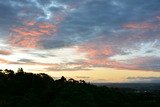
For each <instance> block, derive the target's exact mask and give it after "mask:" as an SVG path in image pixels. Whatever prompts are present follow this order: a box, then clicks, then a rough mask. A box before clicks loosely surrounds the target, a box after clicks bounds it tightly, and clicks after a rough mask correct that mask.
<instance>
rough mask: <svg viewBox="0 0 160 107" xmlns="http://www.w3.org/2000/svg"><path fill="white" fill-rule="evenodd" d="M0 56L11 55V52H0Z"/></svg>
mask: <svg viewBox="0 0 160 107" xmlns="http://www.w3.org/2000/svg"><path fill="white" fill-rule="evenodd" d="M0 54H1V55H11V54H12V52H11V51H8V50H0Z"/></svg>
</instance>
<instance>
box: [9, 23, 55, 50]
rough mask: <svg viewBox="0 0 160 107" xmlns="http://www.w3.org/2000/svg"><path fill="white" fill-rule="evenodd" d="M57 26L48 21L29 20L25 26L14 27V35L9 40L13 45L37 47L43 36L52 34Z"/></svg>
mask: <svg viewBox="0 0 160 107" xmlns="http://www.w3.org/2000/svg"><path fill="white" fill-rule="evenodd" d="M56 31H57V26H56V25H54V24H50V23H47V22H35V21H31V22H27V23H24V26H20V27H15V28H12V36H11V37H10V38H9V40H8V42H9V43H10V44H11V45H12V46H19V47H27V48H36V47H38V46H39V42H40V40H41V38H43V36H52V35H54V33H55V32H56Z"/></svg>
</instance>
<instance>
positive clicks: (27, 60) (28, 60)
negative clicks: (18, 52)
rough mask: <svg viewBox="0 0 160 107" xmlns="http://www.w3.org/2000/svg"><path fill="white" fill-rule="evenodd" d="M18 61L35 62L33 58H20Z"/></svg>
mask: <svg viewBox="0 0 160 107" xmlns="http://www.w3.org/2000/svg"><path fill="white" fill-rule="evenodd" d="M18 62H22V63H23V62H25V63H32V62H34V61H33V60H31V59H19V60H18Z"/></svg>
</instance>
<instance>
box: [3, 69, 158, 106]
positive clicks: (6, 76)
mask: <svg viewBox="0 0 160 107" xmlns="http://www.w3.org/2000/svg"><path fill="white" fill-rule="evenodd" d="M143 106H144V107H160V96H159V93H150V92H138V91H136V90H131V89H118V88H107V87H105V86H103V87H98V86H95V85H91V84H88V83H86V82H85V81H83V80H80V81H76V80H74V79H72V78H71V79H69V80H67V79H66V78H65V77H63V76H62V77H61V79H59V80H53V78H52V77H50V76H49V75H47V74H44V73H39V74H33V73H26V72H24V71H23V69H22V68H20V69H18V71H17V72H16V73H15V72H14V71H13V70H8V69H5V70H1V72H0V107H143Z"/></svg>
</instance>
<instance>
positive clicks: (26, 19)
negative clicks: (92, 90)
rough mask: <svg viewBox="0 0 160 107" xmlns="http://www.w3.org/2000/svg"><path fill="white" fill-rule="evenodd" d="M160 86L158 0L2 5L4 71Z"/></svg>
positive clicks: (34, 0) (17, 0) (43, 0)
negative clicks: (20, 69) (156, 84)
mask: <svg viewBox="0 0 160 107" xmlns="http://www.w3.org/2000/svg"><path fill="white" fill-rule="evenodd" d="M20 67H22V68H23V69H24V71H25V72H33V73H47V74H49V75H51V76H52V77H54V78H60V77H61V76H65V77H66V78H74V79H77V80H80V79H83V80H85V81H87V82H118V83H121V82H136V83H137V82H146V83H159V82H160V0H5V2H4V0H0V69H6V68H7V69H13V70H17V69H18V68H20Z"/></svg>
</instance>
